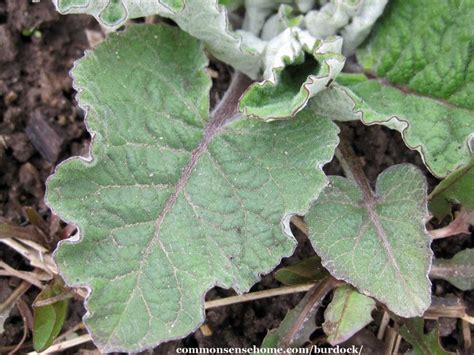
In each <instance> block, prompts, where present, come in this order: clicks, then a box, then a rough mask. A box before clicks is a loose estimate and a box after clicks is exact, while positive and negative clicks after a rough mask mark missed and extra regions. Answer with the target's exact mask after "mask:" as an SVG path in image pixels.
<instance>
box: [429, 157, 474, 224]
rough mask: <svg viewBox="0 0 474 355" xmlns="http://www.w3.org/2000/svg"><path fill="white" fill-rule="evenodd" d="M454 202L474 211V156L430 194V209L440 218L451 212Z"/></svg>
mask: <svg viewBox="0 0 474 355" xmlns="http://www.w3.org/2000/svg"><path fill="white" fill-rule="evenodd" d="M453 204H461V205H462V206H463V207H464V208H465V209H466V210H469V211H474V158H473V159H471V161H470V162H469V164H467V165H466V166H463V167H462V168H460V169H458V170H456V171H455V172H453V173H452V174H450V175H449V176H447V177H446V178H445V179H444V180H443V181H441V182H440V183H439V184H438V186H436V188H435V189H434V190H433V191H432V192H431V194H430V205H429V207H430V211H431V212H432V213H433V214H434V215H435V216H436V217H437V218H438V219H443V218H444V217H445V216H446V215H448V214H450V213H451V206H452V205H453Z"/></svg>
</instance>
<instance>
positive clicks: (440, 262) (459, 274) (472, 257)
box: [433, 249, 474, 291]
mask: <svg viewBox="0 0 474 355" xmlns="http://www.w3.org/2000/svg"><path fill="white" fill-rule="evenodd" d="M433 274H434V277H435V278H437V279H444V280H446V281H448V282H449V283H451V284H453V285H454V286H456V287H457V288H459V289H461V290H463V291H469V290H472V289H474V249H464V250H463V251H460V252H459V253H457V254H456V255H454V256H453V257H452V258H451V259H435V260H434V261H433Z"/></svg>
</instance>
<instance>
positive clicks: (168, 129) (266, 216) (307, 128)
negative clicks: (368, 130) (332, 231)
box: [47, 25, 338, 351]
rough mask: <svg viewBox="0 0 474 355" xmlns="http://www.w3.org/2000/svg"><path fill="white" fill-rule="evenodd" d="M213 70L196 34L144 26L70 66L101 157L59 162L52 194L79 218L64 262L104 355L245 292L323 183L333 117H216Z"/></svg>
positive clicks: (68, 215) (282, 249)
mask: <svg viewBox="0 0 474 355" xmlns="http://www.w3.org/2000/svg"><path fill="white" fill-rule="evenodd" d="M206 65H207V59H206V57H205V55H204V52H203V50H202V47H201V45H200V43H199V42H198V41H197V40H195V39H193V38H192V37H190V36H189V35H187V34H186V33H184V32H182V31H180V30H179V29H177V28H172V27H168V26H140V25H137V26H133V27H131V28H130V29H129V30H127V31H126V32H122V33H113V34H111V35H110V36H109V38H108V39H107V40H106V41H104V42H103V43H102V44H101V45H99V46H98V47H97V48H96V49H95V50H94V51H93V52H88V54H87V55H86V57H85V58H84V59H82V60H80V61H79V62H78V63H76V66H75V68H74V70H73V76H74V85H75V87H76V88H77V89H78V91H79V92H80V95H79V104H80V105H81V107H83V108H87V123H88V127H89V129H90V131H91V133H92V135H93V137H94V140H93V143H92V148H91V149H92V150H91V158H90V159H88V160H86V159H79V158H75V159H71V160H69V161H67V162H65V163H63V164H61V166H60V167H59V168H58V169H57V171H56V173H55V175H54V176H52V177H51V178H50V179H49V181H48V188H47V200H48V203H49V205H50V206H51V207H52V208H53V209H54V210H55V212H57V213H58V214H59V215H60V216H61V217H62V218H64V219H65V220H67V221H71V222H73V223H75V224H77V225H78V229H79V231H80V236H81V237H80V240H79V241H77V242H73V241H69V242H64V243H62V244H61V245H60V247H59V248H58V250H57V251H56V260H57V262H58V265H59V267H60V269H61V272H62V273H63V275H64V277H65V279H66V280H67V282H68V284H73V285H84V286H87V287H88V288H90V289H92V293H91V295H90V297H89V298H88V301H87V308H88V311H89V314H88V316H87V317H86V319H85V322H86V323H87V326H88V329H89V330H90V331H91V333H92V337H93V338H94V342H95V343H96V344H97V345H98V347H99V348H100V349H101V350H102V351H119V350H124V351H139V350H140V349H144V348H148V347H153V346H155V345H157V344H159V343H161V342H163V341H166V340H170V339H176V338H179V337H184V336H186V335H187V334H189V333H190V332H192V331H194V330H195V329H196V328H197V327H198V326H199V325H200V324H201V323H202V321H203V318H204V306H203V299H204V295H205V293H206V292H207V291H208V290H209V289H210V288H212V287H214V286H215V285H219V286H221V287H225V288H230V287H233V288H234V289H235V290H236V291H237V292H239V293H242V292H245V291H246V290H248V289H249V288H250V287H251V286H252V285H253V284H254V283H255V282H256V281H257V280H258V279H259V275H260V274H261V273H263V272H269V271H270V270H272V269H273V268H274V267H275V266H276V265H277V264H278V263H279V262H280V260H281V258H282V257H283V256H288V255H290V254H291V253H292V251H293V249H294V247H295V240H294V238H293V237H292V235H291V231H290V227H289V220H290V218H291V216H292V215H293V214H296V213H297V214H302V213H303V214H304V213H305V211H306V210H307V209H308V208H309V205H310V202H311V200H312V199H313V198H314V197H315V196H317V195H318V194H319V192H320V191H321V189H322V188H323V187H324V186H325V185H326V183H327V179H326V177H325V175H324V173H323V172H322V170H321V166H322V165H323V164H324V163H326V162H327V161H329V160H330V159H331V157H332V156H333V154H334V149H335V146H336V145H337V142H338V137H337V133H338V128H337V126H336V125H335V124H334V123H332V122H331V121H329V120H327V119H324V118H322V119H319V118H318V117H315V116H314V115H313V114H312V113H311V112H305V111H303V112H301V113H300V114H299V116H298V119H296V120H291V121H281V122H274V123H270V124H268V123H263V122H258V121H255V120H250V119H247V118H243V117H242V116H241V115H238V116H236V117H233V119H231V118H232V117H227V116H225V115H222V114H221V113H220V112H227V111H226V110H223V111H220V110H218V111H217V113H218V114H216V115H214V114H213V115H212V116H211V117H210V118H209V88H210V85H211V80H210V78H209V77H208V76H207V75H206V72H205V67H206ZM244 83H245V81H244ZM295 142H296V143H295Z"/></svg>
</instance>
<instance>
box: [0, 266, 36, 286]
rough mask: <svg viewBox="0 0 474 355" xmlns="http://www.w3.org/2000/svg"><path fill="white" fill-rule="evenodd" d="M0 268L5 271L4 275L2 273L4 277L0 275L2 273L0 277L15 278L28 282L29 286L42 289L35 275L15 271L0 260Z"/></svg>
mask: <svg viewBox="0 0 474 355" xmlns="http://www.w3.org/2000/svg"><path fill="white" fill-rule="evenodd" d="M0 267H2V268H3V269H4V270H5V271H6V272H5V273H3V274H4V275H2V273H0V275H2V276H14V277H16V278H19V279H22V280H25V281H28V282H29V283H30V284H32V285H35V286H36V287H38V288H39V289H43V288H44V286H43V284H42V283H41V281H40V280H39V279H38V278H36V277H35V276H36V274H35V273H32V272H26V271H19V270H16V269H14V268H12V267H11V266H10V265H8V264H6V263H4V262H3V261H1V260H0ZM0 272H1V271H0Z"/></svg>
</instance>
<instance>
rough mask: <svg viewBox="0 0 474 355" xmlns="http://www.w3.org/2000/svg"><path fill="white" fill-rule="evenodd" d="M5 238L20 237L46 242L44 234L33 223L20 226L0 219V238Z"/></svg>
mask: <svg viewBox="0 0 474 355" xmlns="http://www.w3.org/2000/svg"><path fill="white" fill-rule="evenodd" d="M4 238H18V239H25V240H32V241H35V242H39V243H42V242H45V237H44V235H43V234H42V233H40V232H39V230H38V229H37V228H36V227H35V226H33V225H29V226H26V227H20V226H14V225H11V224H8V223H4V222H2V221H0V239H4Z"/></svg>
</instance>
